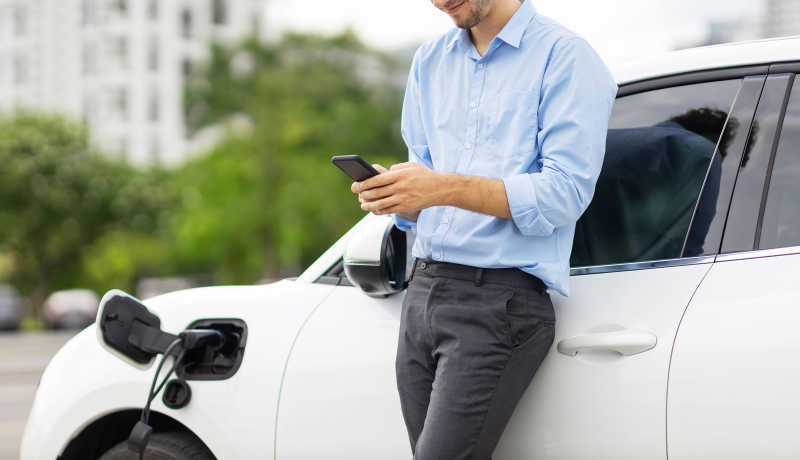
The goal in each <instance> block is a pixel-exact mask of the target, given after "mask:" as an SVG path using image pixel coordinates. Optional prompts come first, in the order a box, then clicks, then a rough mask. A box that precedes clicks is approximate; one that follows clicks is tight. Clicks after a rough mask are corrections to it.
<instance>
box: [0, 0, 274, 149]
mask: <svg viewBox="0 0 800 460" xmlns="http://www.w3.org/2000/svg"><path fill="white" fill-rule="evenodd" d="M265 1H266V0H0V111H2V112H8V111H10V110H13V109H14V108H17V107H27V108H35V109H44V110H54V111H58V112H62V113H66V114H68V115H72V116H74V117H76V118H79V119H83V120H85V121H86V122H87V123H88V124H89V126H90V128H91V131H92V136H93V140H94V141H95V142H96V143H97V144H98V145H100V146H101V147H103V148H105V149H106V150H108V151H109V152H113V153H116V154H118V155H122V156H125V157H127V158H128V159H130V160H131V161H133V162H135V163H138V164H148V163H153V162H160V163H165V164H174V163H176V162H179V161H181V160H182V159H183V158H184V157H185V155H186V152H187V146H188V145H189V141H188V140H187V139H186V135H185V127H184V121H183V120H184V113H183V111H184V110H183V104H182V94H183V82H184V80H185V78H186V77H187V76H189V75H191V74H192V73H193V72H195V71H196V70H197V68H198V63H199V62H200V61H201V60H203V59H204V58H205V57H206V55H207V53H208V44H209V42H210V41H211V40H212V39H217V40H220V41H222V42H230V41H234V40H238V39H241V38H243V37H245V36H248V35H251V34H255V35H257V36H260V37H263V36H264V35H265V31H264V30H263V27H264V26H263V24H264V20H263V15H264V11H265V6H266V5H265Z"/></svg>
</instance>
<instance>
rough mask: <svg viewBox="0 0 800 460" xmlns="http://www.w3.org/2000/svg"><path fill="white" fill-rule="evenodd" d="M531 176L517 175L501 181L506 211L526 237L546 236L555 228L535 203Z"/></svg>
mask: <svg viewBox="0 0 800 460" xmlns="http://www.w3.org/2000/svg"><path fill="white" fill-rule="evenodd" d="M532 176H533V174H518V175H516V176H511V177H508V178H505V179H503V186H504V187H505V189H506V198H507V199H508V210H509V211H511V218H512V220H513V221H514V225H516V226H517V228H518V229H519V231H520V232H521V233H522V234H523V235H526V236H530V235H535V236H547V235H550V234H552V233H553V230H554V229H555V227H554V226H553V224H551V223H550V222H549V221H548V220H547V219H546V218H545V217H544V216H543V215H542V211H541V209H539V204H538V203H537V201H536V189H535V188H534V186H533V180H534V178H533V177H532Z"/></svg>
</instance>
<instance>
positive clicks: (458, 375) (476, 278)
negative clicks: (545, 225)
mask: <svg viewBox="0 0 800 460" xmlns="http://www.w3.org/2000/svg"><path fill="white" fill-rule="evenodd" d="M554 326H555V313H554V311H553V304H552V303H551V301H550V296H549V295H548V294H547V292H546V289H545V287H544V284H543V283H542V281H541V280H539V279H538V278H536V277H534V276H532V275H529V274H527V273H525V272H523V271H521V270H518V269H515V268H503V269H479V268H476V267H471V266H467V265H458V264H451V263H446V262H436V261H432V260H425V259H417V260H416V261H415V263H414V270H413V272H412V275H411V280H410V284H409V287H408V291H407V292H406V297H405V299H404V300H403V306H402V313H401V317H400V334H399V338H398V346H397V357H396V360H395V370H396V376H397V389H398V391H399V394H400V404H401V408H402V412H403V418H404V420H405V424H406V428H407V429H408V437H409V441H410V442H411V451H412V453H413V454H414V459H415V460H466V459H474V460H488V459H491V456H492V452H493V451H494V449H495V447H496V446H497V443H498V441H499V439H500V435H501V434H502V433H503V430H504V429H505V427H506V424H507V423H508V420H509V418H510V417H511V414H512V413H513V411H514V408H515V407H516V405H517V403H518V402H519V399H520V397H521V396H522V394H523V393H524V392H525V389H526V388H527V387H528V385H529V383H530V381H531V379H532V378H533V375H534V374H535V373H536V370H537V369H538V368H539V365H540V364H541V362H542V360H543V359H544V357H545V356H546V355H547V351H548V350H549V348H550V346H551V345H552V343H553V338H554V330H555V327H554ZM532 429H533V427H532Z"/></svg>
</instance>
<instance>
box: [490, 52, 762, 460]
mask: <svg viewBox="0 0 800 460" xmlns="http://www.w3.org/2000/svg"><path fill="white" fill-rule="evenodd" d="M731 72H737V73H732V74H728V75H726V74H725V73H707V74H696V75H691V76H684V77H675V78H667V79H663V80H660V81H651V82H646V83H643V84H636V85H631V86H629V87H622V88H621V91H620V92H621V94H620V97H618V99H617V101H616V104H615V107H614V110H613V113H612V116H611V120H610V125H609V133H608V139H607V149H606V157H605V161H604V165H603V170H602V173H601V177H600V178H599V180H598V183H597V187H596V191H595V196H594V199H593V201H592V203H591V205H590V207H589V209H587V211H586V213H585V214H584V215H583V216H582V217H581V220H580V221H579V222H578V224H577V225H576V234H575V238H574V246H573V254H572V262H573V264H572V265H573V267H575V268H573V269H572V275H573V276H572V277H571V280H570V283H571V294H570V296H569V297H568V298H564V297H561V296H558V295H557V294H554V293H551V295H552V298H553V302H554V305H555V309H556V317H557V319H556V337H555V342H554V343H555V344H554V346H553V347H552V348H551V349H550V352H549V354H548V356H547V358H546V359H545V361H544V362H543V364H542V366H541V367H540V369H539V371H538V373H537V374H536V376H535V377H534V379H533V382H532V383H531V386H530V387H529V388H528V390H527V392H526V393H525V395H524V396H523V398H522V400H521V402H520V404H519V405H518V407H517V408H516V411H515V412H514V415H513V418H512V420H511V421H510V423H509V426H508V427H507V428H506V431H505V433H504V435H503V437H502V439H501V441H500V444H499V446H498V449H497V451H496V452H497V454H496V458H499V459H503V460H512V459H513V460H516V459H519V460H521V459H531V458H537V459H570V460H574V459H589V458H590V459H594V460H599V459H613V460H620V459H636V460H641V459H658V458H666V435H665V432H666V426H665V423H666V422H665V406H666V391H667V375H668V368H669V358H670V351H671V348H672V342H673V337H674V336H675V331H676V329H677V326H678V323H679V321H680V318H681V315H682V314H683V312H684V309H685V308H686V306H687V305H688V304H689V301H690V299H691V297H692V294H693V293H694V291H695V289H696V288H697V286H698V285H699V284H700V282H701V280H702V279H703V277H704V276H705V275H706V273H707V272H708V270H709V268H710V267H711V262H712V261H713V256H714V254H716V252H717V251H718V249H719V241H720V236H721V234H722V227H723V224H724V219H725V215H726V211H727V207H728V203H729V200H730V195H731V190H732V185H733V177H735V174H736V169H737V167H738V163H739V158H741V155H742V152H743V150H744V147H745V142H744V141H745V139H746V134H747V129H746V128H747V127H748V126H749V125H750V120H751V118H752V116H753V110H754V107H755V104H756V101H757V99H758V95H759V93H760V91H761V88H762V85H763V81H764V76H763V75H761V76H752V77H750V76H747V77H744V76H743V75H742V74H745V75H746V74H747V73H753V74H756V75H758V74H763V73H766V68H765V67H759V68H755V69H739V70H738V71H733V70H732V71H731ZM726 76H727V77H728V78H726ZM692 78H694V79H696V80H692ZM709 80H710V81H709ZM701 191H702V193H701Z"/></svg>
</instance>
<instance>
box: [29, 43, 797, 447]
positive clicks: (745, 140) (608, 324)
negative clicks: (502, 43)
mask: <svg viewBox="0 0 800 460" xmlns="http://www.w3.org/2000/svg"><path fill="white" fill-rule="evenodd" d="M612 71H613V72H614V75H615V77H616V79H617V82H618V84H619V87H620V88H619V93H618V96H617V100H616V103H615V105H614V110H613V113H612V116H611V119H610V122H609V132H608V142H607V148H606V158H605V161H604V164H603V171H602V172H601V175H600V178H599V180H598V183H597V188H596V191H595V195H594V199H593V201H592V203H591V205H590V206H589V208H588V209H587V211H586V212H585V213H584V215H583V216H582V217H581V219H580V221H579V222H578V223H577V225H576V231H575V239H574V245H573V250H572V260H571V262H572V268H571V279H570V287H571V295H570V296H569V297H568V298H565V297H562V296H560V295H557V294H556V293H554V292H552V293H551V296H552V299H553V304H554V308H555V313H556V317H557V320H556V331H555V341H554V345H553V347H551V349H550V351H549V353H548V355H547V357H546V358H545V360H544V362H543V363H542V365H541V367H540V368H539V370H538V371H537V373H536V376H535V377H534V379H533V382H532V383H531V386H530V387H529V388H528V390H527V391H526V392H525V394H524V395H523V396H522V399H521V400H520V402H519V404H518V406H517V408H516V410H515V412H514V415H513V416H512V418H511V420H510V421H509V424H508V426H507V428H506V430H505V432H504V433H503V436H502V438H501V439H500V442H499V444H498V447H497V450H496V451H495V454H494V458H496V459H498V460H517V459H530V458H536V459H542V460H556V459H575V460H579V459H592V460H642V459H647V460H666V459H667V458H669V460H690V459H698V458H705V459H726V460H752V459H759V460H777V459H789V458H798V453H800V436H797V426H798V423H797V414H798V413H799V412H800V391H798V387H800V365H798V363H797V357H798V355H800V340H798V324H800V283H798V273H800V199H798V197H800V180H798V178H800V154H798V153H800V78H798V75H800V37H796V38H787V39H776V40H764V41H755V42H747V43H739V44H730V45H721V46H714V47H706V48H697V49H691V50H684V51H679V52H674V53H671V54H668V55H665V56H659V57H652V58H649V59H647V60H644V61H640V62H636V63H630V64H626V65H625V66H614V67H612ZM511 84H514V85H524V84H526V82H525V81H514V82H511ZM511 89H512V90H516V89H518V87H514V88H511ZM530 90H532V91H538V90H539V88H532V89H530ZM453 110H460V108H459V107H453ZM531 114H532V121H531V120H529V121H531V122H532V123H536V122H537V121H536V118H535V117H536V111H535V110H532V111H531ZM445 115H446V114H445ZM497 154H513V152H499V153H497ZM309 180H311V179H309ZM449 224H450V225H459V222H457V221H455V222H450V223H449ZM410 238H411V237H410V236H409V235H407V234H405V233H403V232H400V231H399V230H398V229H397V228H396V227H394V226H393V224H392V221H391V219H390V218H388V217H387V216H374V215H367V216H366V217H365V218H364V219H362V220H361V221H360V222H358V223H357V224H356V225H354V227H353V228H351V229H350V231H348V232H347V233H346V234H345V235H344V236H342V237H341V238H340V239H339V240H338V241H337V242H336V243H335V244H334V245H333V246H331V247H330V248H329V249H328V250H327V251H325V252H324V253H323V254H322V255H321V256H320V257H319V258H318V259H317V260H316V261H315V262H314V263H313V264H312V265H311V266H310V267H308V268H307V269H306V270H305V271H304V272H303V273H302V274H301V275H300V276H299V277H298V278H297V279H296V280H281V281H278V282H275V283H271V284H267V285H256V286H220V287H210V288H200V289H189V290H185V291H179V292H173V293H170V294H166V295H162V296H158V297H154V298H152V299H148V300H146V301H144V302H143V303H139V302H136V301H135V299H131V298H130V297H129V296H126V294H125V293H122V292H121V291H111V292H109V293H107V294H106V295H105V296H104V298H103V302H102V307H101V309H100V311H99V312H98V316H97V318H98V323H97V325H95V326H90V327H89V328H87V329H85V330H84V331H83V332H81V333H80V334H77V335H76V336H75V337H73V338H72V339H71V340H70V341H69V342H67V343H66V345H64V347H63V348H62V349H61V350H60V351H59V352H58V354H57V355H56V356H55V357H54V358H53V359H52V361H51V362H50V364H49V365H48V367H47V369H46V370H45V372H44V375H43V376H42V379H41V383H40V385H39V387H38V390H37V393H36V398H35V401H34V404H33V408H32V410H31V414H30V417H29V419H28V424H27V427H26V429H25V435H24V438H23V441H22V447H21V454H22V459H23V460H45V459H46V460H52V459H54V458H59V459H60V460H73V459H95V458H98V457H101V456H102V458H103V459H104V460H107V459H121V458H136V457H134V456H133V455H134V454H132V453H131V452H127V451H126V445H127V444H126V439H127V438H128V435H129V433H130V432H131V428H132V427H133V426H134V424H135V423H136V421H137V420H138V419H139V416H140V413H141V410H140V408H141V407H142V405H143V401H144V400H145V395H146V394H147V390H148V389H149V388H150V385H151V382H152V380H153V377H154V374H155V367H156V365H157V363H158V362H159V361H160V360H161V356H159V355H158V351H153V350H157V349H158V348H159V347H163V346H164V344H166V343H174V342H171V341H172V340H173V338H174V337H175V336H176V335H177V334H179V333H181V332H182V331H185V330H186V329H187V328H191V329H213V330H216V331H217V332H218V333H219V334H217V333H213V332H209V331H200V332H201V333H206V334H209V335H216V336H222V337H224V341H223V342H222V345H221V346H220V344H219V342H215V343H214V344H213V345H214V346H213V347H212V346H211V345H207V346H206V347H205V349H204V350H202V351H199V352H192V353H186V354H185V355H182V356H183V358H182V361H180V363H179V373H180V375H181V376H182V377H183V378H184V379H185V380H179V381H178V384H187V385H189V386H190V387H191V393H190V394H191V401H189V402H188V405H186V407H185V408H181V407H182V406H180V407H179V405H176V404H174V403H175V401H176V399H174V398H175V397H177V396H178V395H180V394H181V393H179V392H178V391H177V390H178V389H180V388H179V387H177V386H175V387H174V388H173V389H175V391H173V392H169V391H166V392H165V393H164V396H163V397H161V396H159V397H158V398H156V399H155V400H154V401H153V405H152V410H153V413H152V416H151V418H150V424H151V426H152V427H153V428H154V430H155V434H154V435H153V438H151V442H152V443H154V445H153V448H154V449H156V448H158V449H160V452H161V456H160V457H158V458H167V459H175V460H186V459H189V458H204V459H208V458H218V459H224V460H237V459H251V458H266V457H269V458H279V459H304V460H305V459H321V458H324V459H362V458H364V459H381V460H394V459H397V460H400V459H404V460H405V459H408V458H409V457H410V454H411V451H410V448H409V444H408V436H407V431H406V427H405V425H404V423H403V417H402V415H401V409H400V401H399V398H398V395H397V388H396V383H395V368H394V359H395V353H396V350H397V337H398V331H399V323H400V314H401V304H402V301H403V296H404V295H405V293H404V292H405V291H404V288H405V286H406V281H407V279H408V277H409V273H408V267H409V263H410V261H411V258H410V255H409V253H410V251H408V247H409V246H408V244H409V239H410ZM431 314H433V315H435V314H436V312H435V311H434V312H431ZM165 333H169V334H170V335H165ZM196 333H197V331H194V332H193V334H196ZM162 356H163V355H162ZM171 361H172V360H171V359H170V360H167V362H171ZM168 367H169V366H168ZM164 374H166V371H165V372H164ZM183 394H184V395H185V394H189V393H187V392H184V393H183ZM165 446H172V447H169V448H168V447H165ZM165 449H170V450H169V451H167V450H165ZM165 452H166V453H165ZM187 452H191V453H193V454H192V455H197V456H192V455H187ZM125 455H128V456H127V457H125ZM145 458H147V456H145Z"/></svg>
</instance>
